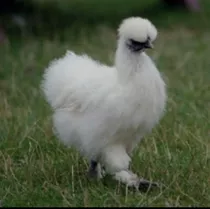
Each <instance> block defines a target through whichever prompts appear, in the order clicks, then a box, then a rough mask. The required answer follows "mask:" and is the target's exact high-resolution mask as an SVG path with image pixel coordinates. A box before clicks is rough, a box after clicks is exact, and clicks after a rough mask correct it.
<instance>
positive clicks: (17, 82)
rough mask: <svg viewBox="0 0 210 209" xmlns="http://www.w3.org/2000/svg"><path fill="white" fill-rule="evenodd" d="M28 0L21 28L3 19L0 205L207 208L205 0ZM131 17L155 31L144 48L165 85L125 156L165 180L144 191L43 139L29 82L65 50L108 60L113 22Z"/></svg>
mask: <svg viewBox="0 0 210 209" xmlns="http://www.w3.org/2000/svg"><path fill="white" fill-rule="evenodd" d="M35 2H36V4H37V7H36V9H35V10H33V9H32V10H30V8H29V9H28V10H27V11H28V12H26V14H25V16H26V17H27V18H26V20H27V23H28V25H27V26H26V27H25V28H17V26H14V25H12V22H10V20H9V17H8V16H4V17H3V25H5V27H6V29H7V31H8V35H9V37H8V41H7V42H6V43H4V44H1V45H0V63H1V65H0V69H1V70H0V201H1V205H2V206H5V207H8V206H76V207H78V206H81V207H82V206H118V207H119V206H208V205H210V195H209V194H210V177H209V173H210V70H209V67H210V59H209V54H210V44H209V43H210V30H209V21H208V18H210V9H209V8H210V2H209V1H208V0H203V1H200V2H201V7H202V12H201V13H190V12H187V11H184V10H178V9H177V10H168V9H166V8H159V6H158V3H159V1H157V0H150V1H146V0H144V1H143V0H142V1H139V0H132V1H129V4H128V1H126V2H125V1H120V0H115V1H111V0H107V1H105V0H104V1H100V3H97V2H99V1H97V0H89V1H84V0H78V1H67V0H63V1H55V0H54V1H43V0H39V1H35ZM52 2H55V4H54V3H52ZM56 2H57V4H56ZM87 2H88V3H87ZM123 2H124V3H123ZM156 3H157V4H156ZM110 4H114V5H110ZM208 7H209V8H208ZM47 8H48V10H47ZM47 11H48V12H47ZM132 15H139V16H144V17H148V18H150V19H151V20H152V21H153V22H154V23H155V25H156V27H157V28H158V31H159V34H158V38H157V40H156V42H155V48H154V50H151V51H148V53H149V54H150V55H151V57H152V58H153V59H154V61H155V62H156V64H157V66H158V68H159V70H160V71H161V73H162V74H163V76H164V79H165V81H166V83H167V91H168V103H167V110H166V112H165V116H164V117H163V119H162V120H161V122H160V124H159V125H158V126H157V127H155V129H154V130H153V131H152V133H151V134H149V135H147V136H146V137H145V138H144V140H143V141H142V143H141V144H139V147H138V148H137V149H136V150H135V153H134V156H133V158H132V160H133V161H132V168H133V170H135V171H136V172H137V173H138V174H139V175H141V176H143V177H145V178H147V179H151V180H154V181H157V182H161V183H163V184H164V185H165V186H166V188H165V189H164V190H158V189H157V190H154V191H150V192H148V193H139V192H135V191H131V190H129V189H128V188H126V187H124V186H122V185H119V184H118V183H117V182H113V181H111V180H110V178H109V177H107V178H106V179H104V180H103V181H101V182H96V181H89V180H88V179H87V178H86V177H87V176H86V171H87V169H88V164H87V161H86V160H85V159H83V158H81V156H80V155H79V154H78V153H77V152H76V151H75V150H73V149H68V148H66V147H64V146H63V145H62V144H60V143H59V142H58V140H57V139H56V137H55V136H54V135H53V133H52V122H51V115H50V114H51V110H50V108H49V106H48V104H47V103H46V102H45V101H44V98H43V96H42V94H41V92H40V88H39V85H40V81H41V76H42V73H43V70H44V69H45V67H46V66H47V65H48V63H49V61H50V60H52V59H53V58H56V57H58V56H61V55H63V54H64V53H65V52H66V50H67V49H71V50H74V51H76V52H78V53H88V54H89V55H91V56H92V57H93V58H95V59H98V60H100V61H102V62H104V63H107V64H112V63H113V58H114V53H115V48H116V46H115V45H116V26H117V25H118V23H119V22H120V21H121V19H122V18H124V17H128V16H132ZM75 19H77V21H75ZM6 21H8V22H7V23H8V24H5V22H6Z"/></svg>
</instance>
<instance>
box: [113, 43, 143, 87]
mask: <svg viewBox="0 0 210 209" xmlns="http://www.w3.org/2000/svg"><path fill="white" fill-rule="evenodd" d="M142 64H143V55H142V53H138V52H137V53H133V52H131V51H130V50H129V49H128V48H127V46H126V45H125V44H124V43H121V42H120V41H119V43H118V48H117V51H116V57H115V66H116V68H117V71H118V76H119V80H120V82H122V83H127V82H129V81H130V80H131V79H132V77H133V76H135V74H136V73H137V72H140V71H141V70H142V68H141V65H142Z"/></svg>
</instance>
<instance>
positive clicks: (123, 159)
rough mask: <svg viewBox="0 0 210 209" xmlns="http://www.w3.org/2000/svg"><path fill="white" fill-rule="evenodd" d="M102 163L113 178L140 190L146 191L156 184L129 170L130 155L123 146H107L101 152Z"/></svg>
mask: <svg viewBox="0 0 210 209" xmlns="http://www.w3.org/2000/svg"><path fill="white" fill-rule="evenodd" d="M102 159H103V163H104V166H105V169H106V172H107V173H108V174H111V175H112V176H113V179H115V180H117V181H120V182H122V183H123V184H126V185H127V186H129V187H134V188H136V189H138V190H141V191H147V190H148V189H150V188H152V187H157V186H158V184H157V183H155V182H150V181H148V180H145V179H142V178H139V177H138V176H137V175H136V174H134V173H133V172H132V171H130V170H129V162H130V160H131V159H130V157H129V156H128V154H127V152H126V150H125V148H124V147H123V146H119V145H115V146H110V147H107V148H106V149H105V150H104V152H103V158H102Z"/></svg>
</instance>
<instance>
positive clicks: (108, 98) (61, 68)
mask: <svg viewBox="0 0 210 209" xmlns="http://www.w3.org/2000/svg"><path fill="white" fill-rule="evenodd" d="M118 32H119V40H118V47H117V51H116V57H115V65H114V66H113V67H109V66H106V65H104V64H102V63H99V62H97V61H95V60H93V59H91V58H90V57H89V56H87V55H76V54H75V53H73V52H70V51H68V52H67V53H66V54H65V56H63V57H61V58H60V59H57V60H54V61H53V62H51V63H50V65H49V66H48V68H47V69H46V70H45V74H44V79H43V81H42V89H43V92H44V94H45V98H46V100H47V101H48V103H49V104H50V105H51V107H52V108H53V110H54V114H53V124H54V128H55V130H56V133H57V136H58V138H59V139H60V140H61V141H62V142H63V143H65V144H66V145H67V146H73V147H75V148H76V149H77V150H79V151H80V153H81V154H82V155H84V156H85V157H87V158H88V159H89V160H94V161H97V162H98V163H99V165H102V166H104V167H105V170H106V172H107V173H110V174H113V175H114V176H115V177H114V178H115V179H117V180H121V181H122V182H124V183H126V184H128V185H133V184H136V181H137V179H136V178H135V179H136V181H135V183H133V176H136V175H134V174H133V173H131V172H127V170H128V167H129V162H130V160H131V159H130V157H129V155H130V154H131V153H132V151H133V149H134V148H135V146H136V145H137V144H138V142H139V141H140V140H141V138H142V137H143V136H144V135H145V134H147V133H148V132H150V131H151V130H152V128H153V127H154V126H155V125H156V124H157V123H158V122H159V120H160V118H161V117H162V115H163V113H164V108H165V103H166V91H165V83H164V81H163V79H162V78H161V75H160V73H159V71H158V70H157V68H156V66H155V65H154V63H153V61H152V60H151V59H150V58H149V56H148V55H147V54H146V53H145V52H144V48H147V47H143V48H142V44H145V43H146V42H147V43H148V41H149V43H150V44H152V42H153V41H154V40H155V39H156V36H157V30H156V28H155V26H154V25H153V24H152V23H151V22H150V21H149V20H147V19H144V18H140V17H131V18H128V19H125V20H124V21H123V22H122V24H121V25H120V27H119V29H118ZM133 41H134V42H133ZM137 42H138V43H137ZM143 46H144V45H143ZM136 47H137V48H136ZM134 49H135V50H134ZM125 172H127V173H126V174H125ZM129 175H130V176H129Z"/></svg>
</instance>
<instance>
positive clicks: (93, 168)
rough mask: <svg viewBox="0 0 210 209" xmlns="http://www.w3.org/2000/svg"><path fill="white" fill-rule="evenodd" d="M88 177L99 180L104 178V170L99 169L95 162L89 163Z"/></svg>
mask: <svg viewBox="0 0 210 209" xmlns="http://www.w3.org/2000/svg"><path fill="white" fill-rule="evenodd" d="M88 176H90V177H94V178H97V179H101V178H103V176H104V169H103V168H101V165H100V163H98V162H97V161H95V160H91V161H90V167H89V171H88Z"/></svg>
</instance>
